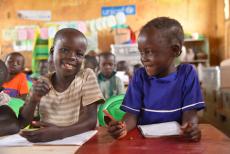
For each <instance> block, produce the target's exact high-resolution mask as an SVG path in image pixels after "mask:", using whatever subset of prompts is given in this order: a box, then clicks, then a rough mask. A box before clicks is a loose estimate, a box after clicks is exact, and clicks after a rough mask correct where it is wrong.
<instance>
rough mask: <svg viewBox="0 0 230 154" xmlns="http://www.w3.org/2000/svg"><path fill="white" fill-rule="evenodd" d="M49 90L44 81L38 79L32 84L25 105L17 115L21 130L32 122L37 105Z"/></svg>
mask: <svg viewBox="0 0 230 154" xmlns="http://www.w3.org/2000/svg"><path fill="white" fill-rule="evenodd" d="M49 90H50V86H49V84H48V83H47V81H46V80H44V79H40V80H38V81H37V82H36V83H34V85H33V87H32V89H31V91H30V93H29V95H28V98H27V99H26V101H25V104H24V106H23V107H22V109H21V110H20V113H19V117H18V119H19V123H20V127H21V128H24V127H25V126H27V125H28V124H29V123H30V122H31V121H32V120H33V116H34V111H35V108H36V106H37V104H38V103H39V102H40V100H41V98H42V96H44V95H46V94H47V93H48V92H49Z"/></svg>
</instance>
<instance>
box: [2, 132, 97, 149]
mask: <svg viewBox="0 0 230 154" xmlns="http://www.w3.org/2000/svg"><path fill="white" fill-rule="evenodd" d="M96 133H97V130H92V131H88V132H85V133H82V134H78V135H75V136H71V137H66V138H64V139H61V140H55V141H51V142H41V143H31V142H29V141H27V140H26V138H24V137H22V136H20V135H19V134H15V135H9V136H6V137H1V138H0V147H3V146H32V145H82V144H84V143H85V142H86V141H88V140H89V139H90V138H91V137H93V136H94V135H95V134H96Z"/></svg>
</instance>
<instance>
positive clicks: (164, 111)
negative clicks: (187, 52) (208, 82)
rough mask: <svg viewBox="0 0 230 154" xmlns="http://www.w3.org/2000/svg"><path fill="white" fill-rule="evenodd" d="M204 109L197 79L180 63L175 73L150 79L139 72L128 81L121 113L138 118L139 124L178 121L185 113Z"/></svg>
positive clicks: (192, 70) (193, 70) (190, 66)
mask: <svg viewBox="0 0 230 154" xmlns="http://www.w3.org/2000/svg"><path fill="white" fill-rule="evenodd" d="M204 107H205V104H204V101H203V97H202V94H201V90H200V84H199V80H198V76H197V73H196V70H195V69H194V67H193V66H192V65H190V64H181V65H179V66H178V67H177V71H176V72H173V73H171V74H169V75H168V76H166V77H163V78H156V77H154V76H153V77H149V76H148V75H147V73H146V71H145V69H144V68H140V69H138V70H137V71H136V72H135V74H134V76H133V78H132V81H131V82H130V85H129V87H128V90H127V92H126V95H125V99H124V101H123V103H122V105H121V110H123V111H125V112H129V113H132V114H135V115H137V116H138V117H139V119H138V124H141V125H146V124H153V123H161V122H169V121H177V122H179V123H181V121H182V113H183V111H186V110H194V109H195V110H200V109H203V108H204Z"/></svg>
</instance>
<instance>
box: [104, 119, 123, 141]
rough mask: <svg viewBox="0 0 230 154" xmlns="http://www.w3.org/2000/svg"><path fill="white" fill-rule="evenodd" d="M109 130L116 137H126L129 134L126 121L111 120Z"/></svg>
mask: <svg viewBox="0 0 230 154" xmlns="http://www.w3.org/2000/svg"><path fill="white" fill-rule="evenodd" d="M108 132H109V133H110V135H111V136H112V137H114V138H116V139H121V138H123V137H125V136H126V134H127V129H126V124H125V122H118V121H110V122H109V125H108Z"/></svg>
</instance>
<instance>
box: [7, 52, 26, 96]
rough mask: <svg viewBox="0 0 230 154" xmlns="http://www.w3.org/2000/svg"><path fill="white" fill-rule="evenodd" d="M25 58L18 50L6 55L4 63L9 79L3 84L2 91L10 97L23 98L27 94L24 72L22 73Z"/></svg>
mask: <svg viewBox="0 0 230 154" xmlns="http://www.w3.org/2000/svg"><path fill="white" fill-rule="evenodd" d="M24 63H25V58H24V56H23V55H22V54H20V53H18V52H12V53H10V54H8V55H7V56H6V59H5V64H6V67H7V69H8V72H9V79H8V81H7V82H5V83H4V84H3V87H4V88H5V89H4V92H5V93H7V94H8V95H9V96H11V97H16V98H21V99H23V100H25V98H26V95H27V94H28V91H29V90H28V85H27V79H26V74H24V73H23V69H24Z"/></svg>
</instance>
